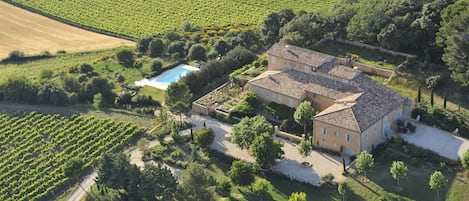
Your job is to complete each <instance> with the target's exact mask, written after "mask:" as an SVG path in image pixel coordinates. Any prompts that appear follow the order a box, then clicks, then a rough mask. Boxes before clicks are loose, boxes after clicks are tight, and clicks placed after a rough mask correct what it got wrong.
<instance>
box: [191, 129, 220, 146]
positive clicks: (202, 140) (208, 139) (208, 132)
mask: <svg viewBox="0 0 469 201" xmlns="http://www.w3.org/2000/svg"><path fill="white" fill-rule="evenodd" d="M214 137H215V134H214V133H213V130H212V128H207V127H203V128H201V129H200V130H198V131H197V132H195V133H194V141H195V143H196V144H197V145H199V146H200V147H208V146H210V145H211V144H212V142H213V138H214Z"/></svg>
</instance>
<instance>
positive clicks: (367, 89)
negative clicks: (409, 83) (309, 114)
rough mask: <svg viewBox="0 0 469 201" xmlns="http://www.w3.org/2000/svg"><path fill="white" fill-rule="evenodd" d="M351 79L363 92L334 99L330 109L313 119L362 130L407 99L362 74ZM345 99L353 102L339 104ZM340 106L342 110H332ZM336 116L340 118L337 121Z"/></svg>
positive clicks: (358, 130)
mask: <svg viewBox="0 0 469 201" xmlns="http://www.w3.org/2000/svg"><path fill="white" fill-rule="evenodd" d="M353 81H354V82H355V83H357V84H358V85H359V86H358V87H359V88H360V90H362V91H363V93H361V95H358V94H354V95H351V96H349V97H345V98H343V99H339V100H336V101H335V102H336V103H335V104H334V105H332V106H331V109H329V108H327V109H326V110H324V111H322V112H321V113H319V114H317V115H316V116H315V120H317V121H321V122H325V123H329V124H333V125H337V126H340V127H342V128H346V129H349V130H353V131H357V132H362V131H364V130H366V129H367V128H369V127H370V126H371V125H373V124H374V123H376V122H377V121H378V120H380V119H382V118H383V117H384V116H385V115H387V114H388V113H389V112H391V111H392V110H393V109H395V108H397V107H398V106H399V105H400V104H402V103H403V102H404V101H405V100H406V99H407V98H406V97H405V96H403V95H401V94H400V93H398V92H395V91H393V90H392V89H389V88H387V87H385V86H383V85H381V84H379V83H376V82H375V81H373V80H372V79H370V78H369V77H368V76H366V75H364V74H360V75H358V76H357V77H356V78H355V79H354V80H353ZM353 98H355V101H353ZM345 100H348V101H350V102H352V103H353V104H350V103H347V105H349V106H348V107H345V106H340V105H344V102H347V101H345ZM340 107H342V110H333V108H340ZM350 114H353V115H354V118H349V115H350ZM340 116H344V117H347V118H342V117H340ZM338 118H339V119H341V120H340V121H338ZM355 125H357V126H355Z"/></svg>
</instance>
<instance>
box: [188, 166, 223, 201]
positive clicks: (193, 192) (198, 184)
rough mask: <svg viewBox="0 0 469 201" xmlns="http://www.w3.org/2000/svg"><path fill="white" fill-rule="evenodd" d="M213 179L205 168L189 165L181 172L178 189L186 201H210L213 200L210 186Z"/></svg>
mask: <svg viewBox="0 0 469 201" xmlns="http://www.w3.org/2000/svg"><path fill="white" fill-rule="evenodd" d="M212 183H213V178H212V177H211V176H210V175H209V174H208V172H207V170H206V168H205V167H204V166H202V165H201V164H198V163H191V164H189V166H188V167H187V169H186V170H184V171H183V172H182V181H181V185H180V189H181V192H182V196H183V197H184V200H186V201H212V200H215V198H214V196H213V192H212V190H211V189H210V186H211V185H212Z"/></svg>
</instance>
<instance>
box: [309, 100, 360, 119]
mask: <svg viewBox="0 0 469 201" xmlns="http://www.w3.org/2000/svg"><path fill="white" fill-rule="evenodd" d="M336 104H337V105H340V104H342V103H334V104H332V105H331V106H329V107H327V108H326V109H324V110H323V111H322V112H324V111H326V110H327V109H328V108H330V107H332V106H334V105H336ZM349 108H352V106H350V107H343V108H340V109H337V110H334V111H332V112H327V113H324V114H321V113H322V112H320V113H319V114H316V115H315V117H322V116H324V115H328V114H334V113H337V112H340V111H342V110H345V109H349Z"/></svg>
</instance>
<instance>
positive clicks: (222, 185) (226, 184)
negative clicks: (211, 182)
mask: <svg viewBox="0 0 469 201" xmlns="http://www.w3.org/2000/svg"><path fill="white" fill-rule="evenodd" d="M215 191H216V192H217V193H218V194H219V195H221V196H223V197H228V196H230V192H231V183H230V181H228V180H225V179H224V180H221V181H217V186H216V187H215Z"/></svg>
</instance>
